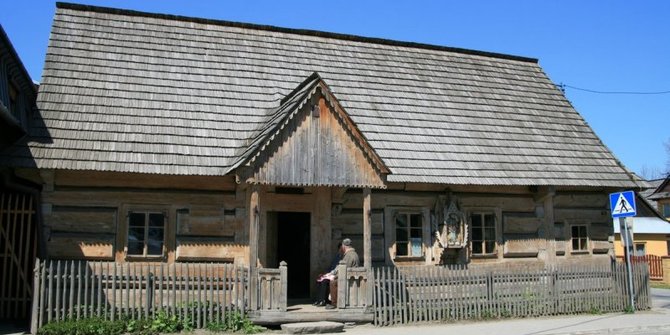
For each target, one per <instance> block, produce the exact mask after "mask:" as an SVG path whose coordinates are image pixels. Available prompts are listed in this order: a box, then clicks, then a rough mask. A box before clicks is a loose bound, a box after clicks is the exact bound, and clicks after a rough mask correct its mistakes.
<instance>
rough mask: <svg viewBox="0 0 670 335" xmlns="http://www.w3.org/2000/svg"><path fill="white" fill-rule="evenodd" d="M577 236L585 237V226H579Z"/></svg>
mask: <svg viewBox="0 0 670 335" xmlns="http://www.w3.org/2000/svg"><path fill="white" fill-rule="evenodd" d="M579 237H586V226H579Z"/></svg>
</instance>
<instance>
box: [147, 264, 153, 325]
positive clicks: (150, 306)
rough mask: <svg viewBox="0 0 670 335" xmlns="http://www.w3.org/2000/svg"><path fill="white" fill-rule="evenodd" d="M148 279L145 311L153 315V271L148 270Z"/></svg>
mask: <svg viewBox="0 0 670 335" xmlns="http://www.w3.org/2000/svg"><path fill="white" fill-rule="evenodd" d="M147 276H148V280H147V307H146V308H147V311H146V313H150V314H151V315H153V313H151V312H152V309H153V307H154V281H155V279H154V274H153V272H151V271H149V273H148V274H147Z"/></svg>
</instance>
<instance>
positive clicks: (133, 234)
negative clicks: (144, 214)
mask: <svg viewBox="0 0 670 335" xmlns="http://www.w3.org/2000/svg"><path fill="white" fill-rule="evenodd" d="M128 242H141V243H144V227H137V228H130V229H128Z"/></svg>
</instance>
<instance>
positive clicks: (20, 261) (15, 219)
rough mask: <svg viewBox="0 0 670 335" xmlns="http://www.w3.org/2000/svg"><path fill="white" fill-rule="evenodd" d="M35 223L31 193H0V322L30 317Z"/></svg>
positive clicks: (34, 253) (35, 250) (35, 249)
mask: <svg viewBox="0 0 670 335" xmlns="http://www.w3.org/2000/svg"><path fill="white" fill-rule="evenodd" d="M36 222H37V220H36V217H35V203H34V199H33V198H32V196H30V195H27V194H21V193H13V192H2V193H0V322H3V321H7V320H15V321H20V320H26V321H27V320H29V318H30V309H31V300H32V297H33V288H32V285H33V273H32V271H33V266H34V262H35V257H36V253H37V226H36Z"/></svg>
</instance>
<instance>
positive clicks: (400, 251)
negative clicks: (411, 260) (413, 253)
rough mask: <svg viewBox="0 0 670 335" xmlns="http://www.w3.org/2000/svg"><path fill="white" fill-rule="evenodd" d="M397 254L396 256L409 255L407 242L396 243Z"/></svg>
mask: <svg viewBox="0 0 670 335" xmlns="http://www.w3.org/2000/svg"><path fill="white" fill-rule="evenodd" d="M395 254H396V256H407V243H398V242H396V244H395Z"/></svg>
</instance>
